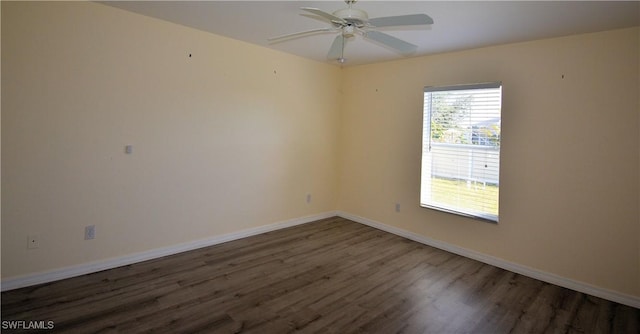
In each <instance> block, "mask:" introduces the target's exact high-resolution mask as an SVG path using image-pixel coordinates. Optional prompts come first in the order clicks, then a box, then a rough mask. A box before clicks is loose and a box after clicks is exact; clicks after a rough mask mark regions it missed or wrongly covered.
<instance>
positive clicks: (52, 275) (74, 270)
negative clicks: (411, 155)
mask: <svg viewBox="0 0 640 334" xmlns="http://www.w3.org/2000/svg"><path fill="white" fill-rule="evenodd" d="M335 216H337V214H336V212H335V211H329V212H324V213H320V214H315V215H311V216H306V217H301V218H295V219H290V220H286V221H282V222H277V223H273V224H269V225H264V226H259V227H254V228H250V229H246V230H242V231H238V232H232V233H228V234H223V235H218V236H214V237H211V238H206V239H201V240H195V241H190V242H186V243H182V244H177V245H173V246H168V247H163V248H157V249H152V250H149V251H144V252H140V253H135V254H131V255H125V256H122V257H117V258H112V259H107V260H101V261H96V262H91V263H85V264H80V265H76V266H71V267H65V268H61V269H56V270H51V271H46V272H41V273H36V274H30V275H25V276H20V277H15V278H8V279H3V280H2V283H1V284H0V290H1V291H7V290H13V289H18V288H23V287H27V286H32V285H36V284H42V283H48V282H53V281H57V280H61V279H65V278H71V277H75V276H80V275H85V274H90V273H94V272H98V271H102V270H107V269H113V268H117V267H121V266H125V265H129V264H133V263H136V262H142V261H147V260H152V259H156V258H160V257H163V256H168V255H173V254H178V253H181V252H186V251H190V250H194V249H198V248H202V247H207V246H213V245H216V244H220V243H223V242H227V241H233V240H237V239H242V238H246V237H250V236H253V235H257V234H261V233H266V232H270V231H275V230H279V229H283V228H287V227H292V226H296V225H301V224H306V223H310V222H313V221H316V220H320V219H325V218H330V217H335Z"/></svg>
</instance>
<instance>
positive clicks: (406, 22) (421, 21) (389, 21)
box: [369, 14, 433, 27]
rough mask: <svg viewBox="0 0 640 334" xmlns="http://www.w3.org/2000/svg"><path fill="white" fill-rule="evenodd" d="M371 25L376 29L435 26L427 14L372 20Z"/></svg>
mask: <svg viewBox="0 0 640 334" xmlns="http://www.w3.org/2000/svg"><path fill="white" fill-rule="evenodd" d="M369 24H371V25H372V26H374V27H397V26H418V25H428V24H433V19H432V18H431V17H429V15H427V14H411V15H400V16H385V17H376V18H373V19H370V20H369Z"/></svg>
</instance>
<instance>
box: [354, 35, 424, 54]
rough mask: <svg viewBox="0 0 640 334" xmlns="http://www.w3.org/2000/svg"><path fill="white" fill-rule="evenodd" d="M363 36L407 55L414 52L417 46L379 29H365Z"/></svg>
mask: <svg viewBox="0 0 640 334" xmlns="http://www.w3.org/2000/svg"><path fill="white" fill-rule="evenodd" d="M363 36H364V37H365V38H367V39H370V40H373V41H376V42H378V43H381V44H384V45H386V46H388V47H390V48H392V49H394V50H396V51H398V52H400V53H401V54H403V55H409V54H411V53H414V52H415V51H416V50H417V49H418V47H417V46H416V45H413V44H411V43H408V42H405V41H403V40H401V39H398V38H395V37H393V36H391V35H387V34H385V33H381V32H379V31H367V32H365V33H364V34H363Z"/></svg>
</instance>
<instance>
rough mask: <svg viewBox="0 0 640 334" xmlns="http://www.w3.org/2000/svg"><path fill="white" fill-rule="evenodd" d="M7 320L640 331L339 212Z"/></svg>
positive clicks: (16, 293) (135, 327)
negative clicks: (335, 214)
mask: <svg viewBox="0 0 640 334" xmlns="http://www.w3.org/2000/svg"><path fill="white" fill-rule="evenodd" d="M2 320H3V321H5V320H27V321H28V320H52V321H53V322H54V332H70V333H140V332H153V333H196V332H203V333H291V332H302V333H638V331H639V329H640V327H639V323H640V310H638V309H635V308H632V307H628V306H624V305H621V304H617V303H613V302H610V301H606V300H603V299H600V298H596V297H592V296H589V295H585V294H582V293H578V292H575V291H572V290H568V289H565V288H561V287H558V286H554V285H551V284H547V283H544V282H541V281H538V280H535V279H531V278H527V277H525V276H522V275H518V274H514V273H512V272H508V271H505V270H502V269H498V268H496V267H492V266H490V265H486V264H482V263H480V262H477V261H474V260H470V259H467V258H464V257H461V256H457V255H454V254H451V253H448V252H445V251H442V250H438V249H435V248H432V247H429V246H425V245H422V244H420V243H416V242H413V241H410V240H407V239H404V238H401V237H398V236H395V235H393V234H389V233H387V232H383V231H380V230H376V229H373V228H371V227H368V226H364V225H361V224H358V223H354V222H351V221H349V220H346V219H343V218H330V219H325V220H321V221H318V222H314V223H309V224H305V225H301V226H296V227H292V228H288V229H284V230H279V231H274V232H270V233H265V234H261V235H257V236H253V237H249V238H245V239H241V240H237V241H232V242H227V243H224V244H220V245H216V246H211V247H207V248H202V249H199V250H195V251H190V252H186V253H182V254H178V255H173V256H168V257H164V258H161V259H157V260H152V261H146V262H142V263H138V264H134V265H129V266H124V267H120V268H116V269H112V270H107V271H102V272H98V273H94V274H90V275H84V276H81V277H76V278H71V279H66V280H62V281H58V282H53V283H48V284H42V285H38V286H33V287H27V288H23V289H17V290H12V291H7V292H3V293H2ZM4 332H7V331H4Z"/></svg>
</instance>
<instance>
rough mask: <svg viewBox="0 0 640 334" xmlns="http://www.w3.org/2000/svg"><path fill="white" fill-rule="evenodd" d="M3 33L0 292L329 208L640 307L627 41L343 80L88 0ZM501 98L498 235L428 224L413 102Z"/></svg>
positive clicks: (634, 121)
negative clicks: (455, 90)
mask: <svg viewBox="0 0 640 334" xmlns="http://www.w3.org/2000/svg"><path fill="white" fill-rule="evenodd" d="M2 28H3V29H2V44H3V45H2V46H3V48H2V65H3V68H4V73H2V120H3V122H2V192H3V195H4V196H2V209H3V210H2V231H1V232H2V233H1V234H2V278H3V279H7V278H12V277H16V276H20V275H28V274H34V273H38V272H42V271H47V270H52V269H59V268H64V267H66V266H71V265H77V264H83V263H88V262H91V261H98V260H103V259H107V258H112V257H118V256H123V255H127V254H131V253H135V252H140V251H145V250H150V249H154V248H159V247H165V246H170V245H175V244H178V243H182V242H188V241H192V240H197V239H202V238H206V237H211V236H215V235H221V234H224V233H229V232H234V231H239V230H242V229H246V228H251V227H256V226H260V225H264V224H268V223H271V222H277V221H283V220H286V219H290V218H297V217H302V216H306V215H310V214H314V213H320V212H326V211H330V210H336V209H339V210H343V211H345V212H348V213H352V214H355V215H360V216H363V217H366V218H369V219H373V220H376V221H379V222H382V223H385V224H388V225H392V226H396V227H399V228H403V229H406V230H408V231H412V232H415V233H418V234H421V235H424V236H428V237H430V238H433V239H437V240H441V241H444V242H448V243H451V244H453V245H458V246H460V247H464V248H467V249H470V250H474V251H477V252H482V253H484V254H488V255H491V256H495V257H498V258H502V259H505V260H507V261H512V262H515V263H519V264H522V265H524V266H529V267H532V268H534V269H537V270H542V271H546V272H549V273H552V274H556V275H560V276H563V277H566V278H569V279H574V280H578V281H582V282H585V283H589V284H593V285H595V286H598V287H601V288H605V289H610V290H615V291H618V292H621V293H626V294H631V295H634V296H639V297H640V273H639V271H640V213H639V207H640V196H639V195H638V191H639V189H640V177H639V175H638V174H639V172H638V170H639V167H640V166H639V164H640V119H639V113H640V111H639V110H640V108H639V105H640V100H639V98H638V95H639V94H638V90H639V89H640V88H639V87H640V86H639V78H640V68H639V66H638V63H639V59H640V57H639V53H638V45H640V38H639V36H638V34H639V30H638V29H625V30H618V31H610V32H604V33H598V34H589V35H580V36H572V37H566V38H559V39H551V40H543V41H534V42H529V43H521V44H511V45H504V46H497V47H490V48H483V49H477V50H469V51H464V52H456V53H449V54H441V55H434V56H428V57H421V58H412V59H406V60H401V61H395V62H387V63H381V64H375V65H365V66H358V67H353V68H346V69H344V70H340V69H339V68H337V67H335V66H330V65H327V64H321V63H317V62H313V61H309V60H304V59H301V58H298V57H295V56H291V55H286V54H282V53H278V52H275V51H271V50H267V49H264V48H260V47H256V46H251V45H248V44H245V43H241V42H237V41H233V40H230V39H225V38H222V37H219V36H214V35H211V34H207V33H204V32H200V31H197V30H193V29H190V28H186V27H181V26H177V25H174V24H170V23H167V22H163V21H159V20H155V19H151V18H147V17H144V16H140V15H137V14H132V13H129V12H125V11H122V10H119V9H115V8H111V7H108V6H104V5H100V4H95V3H74V4H70V3H47V4H43V3H13V2H9V3H8V2H2ZM189 54H191V55H192V57H189V56H188V55H189ZM563 75H564V78H562V76H563ZM495 80H500V81H502V82H503V93H504V98H503V130H502V131H503V143H502V170H501V203H500V207H501V213H500V223H499V224H498V225H493V224H488V223H483V222H479V221H475V220H470V219H466V218H460V217H457V216H452V215H448V214H443V213H439V212H434V211H430V210H427V209H423V208H420V207H419V206H418V203H419V184H420V182H419V177H420V143H421V130H422V129H421V123H422V108H421V104H422V88H423V86H425V85H448V84H459V83H474V82H484V81H495ZM127 144H131V145H133V147H134V153H133V154H132V155H126V154H124V146H125V145H127ZM307 193H311V194H312V195H313V201H312V203H311V204H307V203H306V202H305V196H306V194H307ZM396 202H398V203H400V204H401V212H400V213H396V212H395V211H394V204H395V203H396ZM90 224H95V225H96V227H97V234H98V238H97V239H95V240H92V241H84V240H83V229H84V226H86V225H90ZM29 234H38V235H39V237H40V240H41V245H40V248H38V249H36V250H27V249H26V238H27V236H28V235H29Z"/></svg>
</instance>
